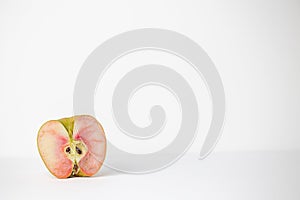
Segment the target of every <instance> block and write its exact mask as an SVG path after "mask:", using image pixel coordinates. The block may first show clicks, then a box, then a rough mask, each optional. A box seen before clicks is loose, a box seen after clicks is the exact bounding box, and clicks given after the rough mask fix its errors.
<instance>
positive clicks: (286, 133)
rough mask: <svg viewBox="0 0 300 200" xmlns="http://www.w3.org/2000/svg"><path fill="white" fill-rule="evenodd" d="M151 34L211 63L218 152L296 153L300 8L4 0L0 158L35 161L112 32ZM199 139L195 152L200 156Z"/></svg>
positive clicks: (299, 144) (155, 0) (192, 0)
mask: <svg viewBox="0 0 300 200" xmlns="http://www.w3.org/2000/svg"><path fill="white" fill-rule="evenodd" d="M149 27H150V28H164V29H170V30H174V31H177V32H179V33H182V34H184V35H186V36H188V37H189V38H191V39H192V40H194V41H195V42H197V43H198V44H199V45H200V46H201V47H202V48H203V49H204V50H205V51H206V52H207V54H208V55H209V56H210V57H211V59H212V60H213V62H214V63H215V65H216V67H217V69H218V71H219V73H220V76H221V78H222V80H223V84H224V87H225V93H226V100H227V113H226V124H225V126H224V130H223V136H222V138H221V140H220V141H219V143H218V145H217V147H216V149H215V152H228V151H230V152H245V151H253V152H258V151H266V152H269V151H291V150H300V134H299V133H300V126H299V119H300V118H299V115H300V106H299V102H300V81H299V80H300V79H299V78H300V3H299V1H296V0H295V1H283V0H282V1H269V0H268V1H258V0H255V1H198V0H186V1H174V0H167V1H160V0H152V1H140V0H128V1H114V0H112V1H94V2H90V1H85V2H84V3H80V2H79V1H62V0H60V1H37V0H36V1H21V0H20V1H17V0H10V1H8V0H2V1H1V2H0V92H1V93H0V111H1V116H0V124H1V131H0V136H1V141H2V143H1V149H2V151H0V156H1V157H2V158H4V157H6V158H9V157H17V156H24V157H32V158H33V159H35V158H38V151H37V147H36V136H37V131H38V129H39V127H40V125H41V124H42V123H43V122H45V121H47V120H49V119H58V118H62V117H67V116H71V115H72V114H73V103H72V102H73V89H74V83H75V81H76V77H77V74H78V72H79V70H80V67H81V65H82V63H83V62H84V61H85V59H86V58H87V56H88V55H89V54H90V53H91V52H92V51H93V50H94V49H95V48H96V47H97V46H98V45H100V44H101V43H102V42H104V41H105V40H107V39H109V38H111V37H112V36H114V35H117V34H120V33H122V32H125V31H129V30H132V29H137V28H149ZM200 81H201V80H200ZM193 88H194V87H193ZM99 91H100V92H101V90H99ZM205 92H206V90H205V88H201V87H200V89H199V90H198V93H200V94H198V95H200V96H201V94H202V93H203V94H204V93H205ZM200 96H198V97H200ZM205 103H208V104H207V105H209V102H204V107H205V105H206V104H205ZM202 106H203V105H202ZM203 112H204V113H206V114H208V115H209V112H208V111H207V110H204V111H203ZM133 113H134V111H133ZM137 114H138V113H137ZM140 114H141V113H140ZM133 115H134V114H133ZM146 116H147V115H146ZM144 117H145V116H144ZM141 119H142V120H141V122H140V123H146V122H145V121H143V118H141ZM104 125H105V124H104ZM108 126H110V125H108ZM107 134H109V133H107ZM202 138H203V134H202V136H201V134H200V136H199V137H198V138H197V139H196V141H195V142H194V144H193V145H192V147H191V148H190V151H189V152H190V153H193V152H194V153H199V150H200V148H201V142H202V141H201V139H202ZM298 155H299V154H298ZM195 157H197V156H196V154H195ZM0 162H4V160H3V161H0ZM225 162H226V161H225ZM298 164H299V162H298ZM37 166H38V169H42V172H44V168H43V166H42V164H41V163H37ZM17 170H18V169H17ZM166 170H168V169H166ZM166 170H165V171H166ZM286 170H288V169H286ZM266 171H268V170H266ZM174 174H176V173H174ZM298 175H299V172H298ZM35 176H38V175H37V174H35ZM156 176H157V175H156ZM271 176H272V175H270V177H271ZM162 177H163V176H162ZM283 177H284V175H283ZM45 178H49V176H46V175H45ZM121 179H122V178H121ZM51 181H53V180H51ZM216 181H217V180H216ZM191 184H192V185H193V184H197V182H195V183H191ZM112 185H113V184H112ZM276 188H277V187H276ZM278 188H280V185H278ZM289 188H290V187H289ZM291 188H293V187H291ZM271 189H272V188H271ZM273 189H274V188H273ZM254 191H255V190H254ZM254 191H253V192H254ZM286 191H287V193H288V190H286ZM298 194H299V193H298ZM268 197H269V196H268ZM298 197H299V196H298ZM296 199H297V198H296Z"/></svg>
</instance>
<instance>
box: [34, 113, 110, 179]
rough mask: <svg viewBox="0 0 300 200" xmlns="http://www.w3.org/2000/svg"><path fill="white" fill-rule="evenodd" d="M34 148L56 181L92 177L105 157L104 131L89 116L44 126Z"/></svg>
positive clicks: (51, 122) (49, 122)
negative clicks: (76, 177)
mask: <svg viewBox="0 0 300 200" xmlns="http://www.w3.org/2000/svg"><path fill="white" fill-rule="evenodd" d="M37 146H38V150H39V154H40V156H41V158H42V160H43V162H44V164H45V166H46V167H47V169H48V170H49V171H50V173H51V174H53V175H54V176H55V177H57V178H68V177H74V176H93V175H94V174H96V173H97V172H98V171H99V170H100V168H101V166H102V164H103V162H104V159H105V155H106V138H105V133H104V130H103V128H102V126H101V124H100V123H99V122H98V121H97V120H96V119H95V118H94V117H92V116H89V115H79V116H74V117H70V118H63V119H60V120H50V121H48V122H46V123H44V124H43V125H42V126H41V128H40V130H39V132H38V136H37Z"/></svg>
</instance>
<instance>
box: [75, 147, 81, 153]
mask: <svg viewBox="0 0 300 200" xmlns="http://www.w3.org/2000/svg"><path fill="white" fill-rule="evenodd" d="M76 152H77V153H78V154H79V155H80V154H82V151H81V150H80V149H79V148H78V147H76Z"/></svg>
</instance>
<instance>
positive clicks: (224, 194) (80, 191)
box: [0, 152, 300, 200]
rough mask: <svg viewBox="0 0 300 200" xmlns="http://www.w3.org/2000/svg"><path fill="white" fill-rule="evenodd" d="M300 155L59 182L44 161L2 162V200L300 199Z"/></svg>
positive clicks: (189, 160) (243, 156)
mask: <svg viewBox="0 0 300 200" xmlns="http://www.w3.org/2000/svg"><path fill="white" fill-rule="evenodd" d="M299 169H300V152H252V153H249V152H248V153H247V152H244V153H229V152H228V153H214V154H212V155H211V157H208V158H207V159H205V160H198V159H197V155H196V154H188V155H185V156H184V157H183V158H182V159H181V160H179V161H178V162H177V163H175V164H174V165H172V166H171V167H169V168H166V169H165V170H162V171H159V172H157V173H152V174H144V175H131V174H120V173H118V172H115V171H112V170H110V169H108V168H102V169H101V171H100V173H99V174H98V175H97V176H96V177H90V178H70V179H63V180H62V179H56V178H54V177H53V176H51V175H50V173H49V172H48V171H47V170H46V168H45V167H44V165H43V163H42V161H41V160H40V159H34V160H33V159H24V158H23V159H13V158H1V179H0V186H1V199H29V198H30V199H72V200H76V199H133V200H134V199H139V200H140V199H149V200H150V199H151V200H153V199H195V200H196V199H197V200H199V199H205V200H210V199H222V200H226V199H228V200H241V199H243V200H248V199H249V200H253V199H255V200H287V199H288V200H299V199H300V190H299V185H300V173H299Z"/></svg>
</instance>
